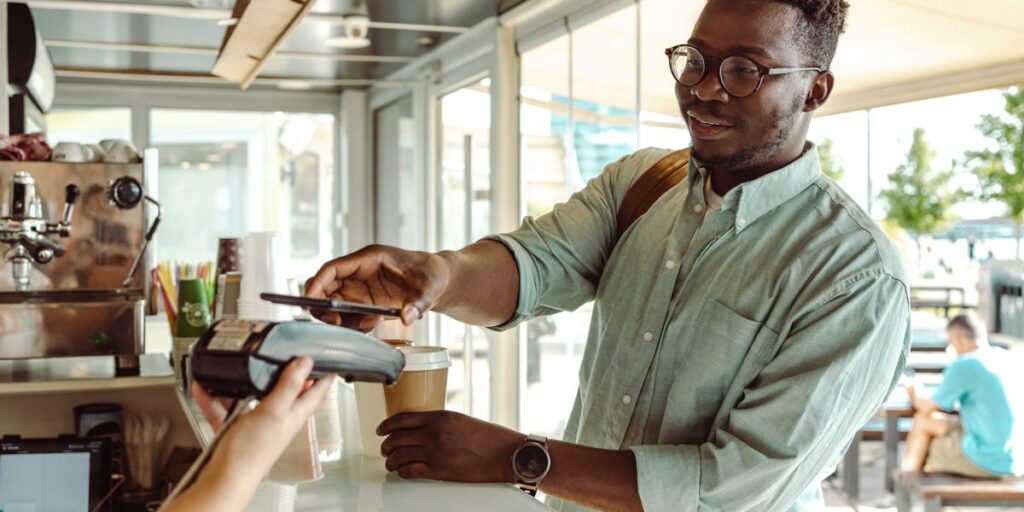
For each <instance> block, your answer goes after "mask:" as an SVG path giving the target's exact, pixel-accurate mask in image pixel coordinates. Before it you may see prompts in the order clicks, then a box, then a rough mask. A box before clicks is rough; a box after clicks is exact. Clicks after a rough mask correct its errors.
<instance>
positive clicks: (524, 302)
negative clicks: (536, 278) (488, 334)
mask: <svg viewBox="0 0 1024 512" xmlns="http://www.w3.org/2000/svg"><path fill="white" fill-rule="evenodd" d="M484 240H492V241H494V242H498V243H500V244H502V245H504V246H505V248H506V249H508V250H509V252H511V253H512V257H513V258H514V259H515V260H516V267H517V268H518V269H519V303H518V304H516V311H515V313H514V314H513V315H512V318H510V319H509V320H508V321H507V322H505V323H503V324H501V325H498V326H495V327H488V329H490V330H492V331H497V332H503V331H507V330H509V329H512V328H514V327H515V326H517V325H519V324H520V323H522V322H523V321H525V320H529V319H530V317H531V316H532V315H531V312H532V311H533V309H534V304H536V302H537V287H536V285H534V283H533V280H532V279H531V278H530V276H531V275H532V274H531V273H530V272H529V269H528V267H527V265H528V264H529V263H528V262H529V261H530V253H529V252H527V251H526V249H525V248H524V247H523V246H522V244H520V243H519V242H517V241H516V240H515V239H514V238H512V237H511V236H509V235H493V236H489V237H486V238H484Z"/></svg>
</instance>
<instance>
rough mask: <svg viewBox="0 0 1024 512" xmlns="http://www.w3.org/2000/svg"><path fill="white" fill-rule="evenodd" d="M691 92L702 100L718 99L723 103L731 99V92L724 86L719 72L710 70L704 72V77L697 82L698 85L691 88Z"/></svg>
mask: <svg viewBox="0 0 1024 512" xmlns="http://www.w3.org/2000/svg"><path fill="white" fill-rule="evenodd" d="M690 94H692V95H694V96H696V97H697V99H699V100H701V101H718V102H722V103H725V102H727V101H729V93H727V92H726V91H725V87H723V86H722V81H721V79H719V77H718V73H713V72H711V71H710V70H709V71H708V72H707V73H705V74H704V78H702V79H701V81H700V82H697V85H694V86H693V87H691V88H690Z"/></svg>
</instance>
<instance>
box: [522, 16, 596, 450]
mask: <svg viewBox="0 0 1024 512" xmlns="http://www.w3.org/2000/svg"><path fill="white" fill-rule="evenodd" d="M569 38H570V36H569V35H568V34H566V35H564V36H561V37H558V38H557V39H554V40H552V41H550V42H548V43H545V44H544V45H542V46H539V47H537V48H534V49H532V50H529V51H527V52H525V53H523V55H522V61H521V66H520V67H521V97H522V98H523V100H522V104H521V106H520V109H519V110H520V113H519V122H520V130H519V132H520V140H521V141H522V157H521V159H520V162H521V163H520V175H521V179H522V182H523V185H522V186H523V200H524V207H525V212H524V213H525V214H526V215H530V216H533V217H539V216H541V215H543V214H545V213H547V212H549V211H551V209H552V207H554V205H555V204H557V203H561V202H563V201H565V200H566V199H568V198H569V196H570V195H571V194H572V193H573V192H575V191H577V190H579V189H580V188H582V187H583V185H584V181H583V177H582V176H581V174H580V167H579V165H577V161H576V159H575V158H574V157H573V155H574V153H573V149H574V147H575V144H574V142H573V137H572V136H571V133H573V132H572V131H571V128H570V126H569V102H568V98H569V90H570V85H571V84H570V74H569V61H570V53H569V46H570V40H569ZM591 311H592V308H591V305H590V304H586V305H584V306H583V307H581V308H579V309H578V310H576V311H575V312H572V313H560V314H557V315H552V316H547V317H543V318H537V319H534V320H531V321H530V322H527V324H526V344H527V345H526V355H527V357H526V390H525V393H524V395H525V403H527V404H529V406H528V407H523V408H522V418H521V427H522V429H523V430H525V431H527V432H533V433H536V434H540V435H545V436H548V437H552V438H556V439H557V438H560V437H562V434H563V433H564V431H565V426H566V421H567V420H568V418H569V412H570V410H571V409H572V404H573V400H574V399H575V397H576V389H577V387H578V385H579V379H578V377H577V375H578V374H579V367H580V362H581V360H582V358H583V347H584V344H585V342H586V339H587V338H586V336H587V326H588V325H589V324H590V316H591Z"/></svg>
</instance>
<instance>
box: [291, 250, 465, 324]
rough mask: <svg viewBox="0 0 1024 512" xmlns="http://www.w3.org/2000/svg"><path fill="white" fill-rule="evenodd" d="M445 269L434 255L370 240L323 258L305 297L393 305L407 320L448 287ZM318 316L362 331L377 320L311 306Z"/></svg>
mask: <svg viewBox="0 0 1024 512" xmlns="http://www.w3.org/2000/svg"><path fill="white" fill-rule="evenodd" d="M450 278H451V276H450V272H449V270H448V268H447V267H446V265H445V263H444V259H443V258H442V257H440V256H438V255H436V254H431V253H426V252H414V251H405V250H402V249H396V248H394V247H386V246H380V245H371V246H368V247H366V248H364V249H362V250H360V251H357V252H355V253H353V254H350V255H348V256H344V257H341V258H338V259H336V260H333V261H330V262H328V263H326V264H325V265H324V266H323V267H322V268H321V269H320V271H319V272H317V274H316V275H315V276H313V278H311V279H310V280H309V281H307V282H306V296H308V297H314V298H330V299H338V300H345V301H350V302H359V303H363V304H375V305H378V306H386V307H392V308H398V309H401V311H402V322H404V323H405V324H406V325H412V323H413V322H415V321H416V320H419V319H420V318H422V317H423V315H424V314H425V313H426V312H427V311H430V310H431V309H433V308H434V306H435V305H436V304H437V301H438V300H439V299H440V298H441V295H442V294H443V293H444V292H445V290H446V289H447V287H448V283H449V279H450ZM312 314H313V316H315V317H317V318H319V319H320V320H322V321H324V322H326V323H329V324H333V325H341V326H344V327H348V328H351V329H356V330H359V331H363V332H369V331H371V330H373V328H374V327H376V326H377V324H379V323H380V321H381V317H379V316H376V315H350V314H345V315H342V314H340V313H337V312H333V311H312Z"/></svg>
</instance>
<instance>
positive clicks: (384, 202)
mask: <svg viewBox="0 0 1024 512" xmlns="http://www.w3.org/2000/svg"><path fill="white" fill-rule="evenodd" d="M412 107H413V103H412V96H411V95H410V96H406V97H405V98H403V99H400V100H398V101H396V102H394V103H392V104H390V105H388V106H386V107H383V108H381V109H378V110H377V111H376V112H375V113H374V129H375V130H376V136H375V137H374V144H375V158H374V166H375V167H376V172H375V173H374V176H375V177H376V179H377V182H376V187H375V188H376V195H377V216H376V220H375V222H376V232H377V234H376V240H377V243H381V244H385V245H393V246H396V247H401V248H403V249H410V250H423V249H425V248H426V247H425V245H426V240H425V238H426V237H425V234H424V229H425V228H426V226H425V224H424V223H423V218H424V216H423V213H422V212H424V211H425V209H426V204H425V194H424V191H425V189H426V185H427V184H426V180H425V179H424V178H425V177H424V176H423V173H422V172H419V169H418V168H417V166H416V161H415V157H416V127H415V125H414V124H413V117H412Z"/></svg>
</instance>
